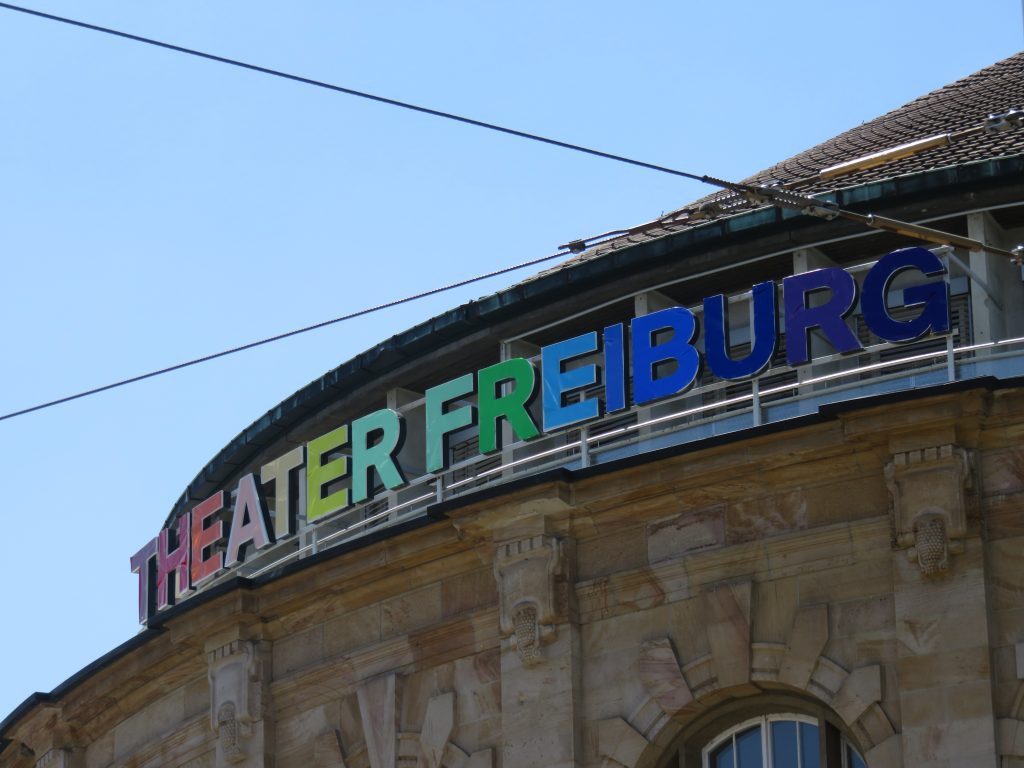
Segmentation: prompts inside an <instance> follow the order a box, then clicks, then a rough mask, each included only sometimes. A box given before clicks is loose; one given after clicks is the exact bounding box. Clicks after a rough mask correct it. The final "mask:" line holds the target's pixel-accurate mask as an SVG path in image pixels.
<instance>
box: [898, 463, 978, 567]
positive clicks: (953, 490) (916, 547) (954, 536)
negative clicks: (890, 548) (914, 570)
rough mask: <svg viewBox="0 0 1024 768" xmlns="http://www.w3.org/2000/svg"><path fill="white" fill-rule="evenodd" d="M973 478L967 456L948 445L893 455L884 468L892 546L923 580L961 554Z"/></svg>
mask: <svg viewBox="0 0 1024 768" xmlns="http://www.w3.org/2000/svg"><path fill="white" fill-rule="evenodd" d="M972 474H973V473H972V471H971V456H970V454H969V453H968V452H967V451H966V450H964V449H963V448H960V447H958V446H955V445H948V444H947V445H940V446H936V447H934V448H925V449H919V450H913V451H904V452H902V453H896V454H893V457H892V461H890V462H889V463H888V464H887V465H886V467H885V479H886V484H887V485H888V487H889V493H890V494H891V495H892V513H893V532H894V538H895V542H896V545H897V546H898V547H899V548H901V549H905V550H907V556H908V557H909V558H910V559H911V560H912V561H914V562H916V563H917V564H918V566H919V567H920V569H921V573H923V574H925V575H926V576H934V575H938V574H941V573H942V572H943V571H946V570H947V569H948V568H949V558H950V555H955V554H959V553H961V552H963V540H964V537H965V536H966V535H967V493H968V491H970V490H971V489H972V487H973V480H972Z"/></svg>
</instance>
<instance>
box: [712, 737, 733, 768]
mask: <svg viewBox="0 0 1024 768" xmlns="http://www.w3.org/2000/svg"><path fill="white" fill-rule="evenodd" d="M711 765H712V766H714V768H735V763H733V761H732V739H729V740H728V741H727V742H725V744H723V745H722V746H720V747H719V748H718V749H716V750H715V751H714V753H713V754H712V755H711Z"/></svg>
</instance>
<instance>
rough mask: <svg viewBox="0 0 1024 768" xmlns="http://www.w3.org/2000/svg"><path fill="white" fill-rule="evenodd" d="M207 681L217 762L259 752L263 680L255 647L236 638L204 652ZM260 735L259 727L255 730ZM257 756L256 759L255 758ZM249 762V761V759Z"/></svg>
mask: <svg viewBox="0 0 1024 768" xmlns="http://www.w3.org/2000/svg"><path fill="white" fill-rule="evenodd" d="M207 662H208V663H209V671H208V677H209V681H210V727H211V728H213V732H214V733H215V734H217V765H227V764H239V763H244V762H247V760H248V758H249V755H250V754H252V755H253V756H257V755H260V754H262V751H263V746H262V744H254V743H252V742H253V741H261V740H262V739H260V738H257V739H253V737H254V735H256V733H255V732H256V730H257V728H256V726H257V723H258V721H260V720H261V719H262V717H263V687H262V685H263V680H262V677H263V675H262V670H261V665H260V663H259V657H258V650H257V648H256V646H255V645H254V644H253V643H252V642H249V641H246V640H235V641H232V642H230V643H228V644H227V645H225V646H222V647H221V648H217V649H216V650H214V651H211V652H210V653H209V654H207ZM258 730H259V731H260V734H262V728H259V729H258ZM257 759H258V758H257ZM250 762H251V761H250Z"/></svg>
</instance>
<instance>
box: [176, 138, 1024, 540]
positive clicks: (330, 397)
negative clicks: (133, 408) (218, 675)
mask: <svg viewBox="0 0 1024 768" xmlns="http://www.w3.org/2000/svg"><path fill="white" fill-rule="evenodd" d="M1022 177H1024V155H1015V156H1011V157H1002V158H995V159H990V160H983V161H979V162H976V163H968V164H964V165H958V166H951V167H948V168H941V169H938V170H932V171H925V172H922V173H917V174H911V175H908V176H901V177H896V178H892V179H887V180H884V181H878V182H872V183H869V184H864V185H860V186H854V187H848V188H845V189H841V190H838V191H836V192H834V193H830V194H827V195H820V196H819V197H820V199H822V200H828V201H831V202H835V203H837V204H838V205H839V206H840V207H844V208H849V209H852V210H858V209H862V208H864V207H865V206H867V205H871V204H878V203H879V202H880V201H885V202H886V203H890V204H898V203H900V202H903V201H905V200H906V199H907V198H911V197H915V196H921V195H924V194H928V193H931V192H936V191H940V190H941V191H943V192H947V193H948V192H950V191H955V190H957V189H958V188H963V187H969V186H972V185H975V184H979V183H983V184H986V185H991V184H993V183H994V182H995V183H999V182H1006V181H1015V182H1019V180H1020V178H1022ZM798 219H803V220H802V221H799V220H798ZM821 223H822V222H821V220H818V219H812V218H809V217H803V216H802V215H801V214H799V213H797V212H793V211H783V210H780V209H776V208H759V209H756V210H752V211H748V212H744V213H741V214H737V215H735V216H732V217H729V218H723V219H717V220H713V221H709V222H707V223H705V224H702V225H700V226H696V227H693V228H691V229H688V230H685V231H683V232H678V233H674V234H670V235H666V236H664V237H662V238H659V239H656V240H648V241H645V242H642V243H638V244H637V245H634V246H631V247H629V248H624V249H621V250H617V251H614V252H611V253H608V254H606V255H604V256H601V257H599V258H595V259H590V260H586V261H582V262H575V263H574V262H569V263H566V264H564V265H562V267H561V268H555V269H554V270H549V271H546V272H543V273H541V274H540V275H538V276H536V277H534V278H531V279H528V280H526V281H524V282H520V283H518V284H516V285H513V286H511V287H509V288H506V289H504V290H502V291H499V292H497V293H494V294H492V295H490V296H486V297H484V298H481V299H477V300H475V301H471V302H468V303H466V304H463V305H461V306H458V307H456V308H454V309H451V310H449V311H447V312H445V313H443V314H440V315H437V316H436V317H433V318H431V319H430V320H427V321H425V322H423V323H420V324H419V325H415V326H413V327H412V328H410V329H409V330H407V331H404V332H402V333H399V334H396V335H395V336H392V337H391V338H390V339H387V340H385V341H383V342H381V343H379V344H377V345H375V346H373V347H370V348H369V349H367V350H366V351H365V352H362V353H360V354H358V355H356V356H355V357H353V358H352V359H350V360H348V361H347V362H345V363H342V364H341V365H340V366H338V367H337V368H334V369H333V370H331V371H328V372H327V373H325V374H324V375H323V376H321V377H320V378H318V379H316V380H314V381H312V382H311V383H309V384H307V385H306V386H305V387H303V388H302V389H299V390H298V391H297V392H295V393H294V394H293V395H291V396H290V397H288V398H285V399H284V400H282V401H281V402H280V403H278V404H277V405H276V406H274V407H273V408H271V409H270V410H268V411H267V412H266V413H264V414H263V415H262V416H260V417H259V418H258V419H256V420H255V421H254V422H253V423H252V424H250V425H249V426H248V427H246V428H245V429H244V430H242V431H241V432H240V433H239V434H238V435H237V436H236V437H235V438H234V439H233V440H231V441H230V442H229V443H228V444H227V445H226V446H224V448H222V449H221V450H220V451H219V452H218V453H217V455H216V456H214V457H213V458H212V459H211V460H210V461H209V462H208V463H207V464H206V466H205V467H203V469H202V470H201V471H200V472H199V473H198V474H197V475H196V477H195V478H194V479H193V480H192V481H191V482H190V483H189V484H188V486H187V487H186V488H185V491H184V492H183V493H182V495H181V496H180V497H179V498H178V500H177V501H176V502H175V503H174V505H173V507H172V509H171V511H170V513H169V514H168V516H167V520H166V521H165V525H170V524H171V523H172V522H173V521H174V519H175V518H176V517H177V516H178V515H179V514H180V512H181V511H182V510H183V509H185V508H187V506H188V505H189V504H190V502H192V503H194V502H198V501H201V500H202V499H204V498H206V497H207V496H209V494H210V493H212V492H213V491H214V490H216V488H217V486H219V485H220V484H222V483H223V482H224V481H226V480H227V479H228V477H230V476H231V474H232V473H233V472H234V471H235V470H236V469H237V468H238V467H239V466H242V465H245V464H247V463H248V462H249V461H251V460H253V459H254V458H255V456H256V455H257V454H258V452H259V451H260V450H261V449H262V448H264V447H266V446H268V445H270V444H271V443H272V442H274V441H275V440H277V439H278V438H280V437H281V436H282V435H283V434H284V433H286V432H287V431H288V430H290V429H293V428H294V427H296V426H298V425H299V424H301V423H302V422H303V421H304V420H305V419H306V418H307V417H309V416H311V415H313V414H314V413H315V412H317V411H318V410H320V409H322V408H324V407H326V406H327V405H329V404H330V403H331V402H333V401H336V400H338V399H340V398H342V397H344V396H345V395H347V394H350V393H352V392H354V391H356V390H357V389H358V388H359V387H360V386H361V385H363V384H365V383H366V382H368V381H370V380H371V379H373V378H375V377H378V376H381V375H383V374H386V373H389V372H391V371H393V370H395V369H396V368H398V367H399V366H400V365H402V364H404V363H406V362H408V361H409V360H410V359H412V358H415V357H420V356H423V355H426V354H429V353H431V352H434V351H436V350H438V349H440V348H442V347H444V346H446V345H448V344H450V343H452V342H455V341H458V340H460V339H462V338H465V337H466V336H468V335H469V334H470V333H472V332H474V331H476V330H479V329H480V328H483V327H487V326H491V325H494V324H496V323H498V322H500V321H502V320H505V319H507V318H509V317H511V316H513V315H515V314H518V313H521V312H523V311H525V310H528V309H529V308H530V307H531V306H534V305H537V304H540V303H543V302H550V301H554V300H557V299H559V298H561V297H562V296H563V295H564V294H565V292H566V291H568V290H572V291H573V292H574V293H575V292H578V291H579V290H580V288H581V287H583V286H586V285H592V284H594V283H596V282H597V281H598V280H602V279H612V278H614V277H615V276H616V275H617V274H620V273H622V272H626V271H629V272H635V271H636V270H638V269H644V268H650V267H654V266H657V265H658V263H659V262H661V261H664V260H666V259H668V258H670V257H674V256H676V255H677V254H678V252H679V251H680V250H686V249H690V248H692V249H701V250H706V249H710V248H713V247H716V246H720V245H722V244H725V242H726V241H728V240H729V239H731V238H742V239H743V240H747V241H749V240H754V239H757V238H758V237H761V236H763V235H766V234H768V233H769V232H771V231H772V230H773V229H774V228H776V227H778V226H779V225H782V224H785V226H786V227H788V228H790V229H792V228H794V227H801V228H802V227H810V226H813V225H815V224H821Z"/></svg>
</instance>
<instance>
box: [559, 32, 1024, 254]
mask: <svg viewBox="0 0 1024 768" xmlns="http://www.w3.org/2000/svg"><path fill="white" fill-rule="evenodd" d="M1014 107H1017V108H1021V107H1024V52H1021V53H1017V54H1014V55H1013V56H1010V57H1009V58H1007V59H1003V60H1002V61H1000V62H997V63H995V64H993V65H992V66H990V67H986V68H985V69H983V70H981V71H979V72H975V73H974V74H973V75H969V76H967V77H965V78H963V79H961V80H957V81H956V82H954V83H950V84H949V85H946V86H943V87H942V88H939V89H938V90H935V91H932V92H931V93H928V94H926V95H924V96H920V97H919V98H917V99H914V100H913V101H911V102H910V103H909V104H905V105H904V106H902V107H899V108H898V109H894V110H893V111H891V112H888V113H886V114H884V115H882V116H881V117H877V118H875V119H874V120H871V121H869V122H866V123H863V124H861V125H859V126H857V127H856V128H852V129H850V130H848V131H846V132H845V133H841V134H839V135H838V136H836V137H835V138H832V139H829V140H828V141H824V142H822V143H821V144H818V145H817V146H814V147H811V148H810V149H808V150H805V151H804V152H801V153H800V154H798V155H794V156H793V157H791V158H789V159H787V160H783V161H782V162H781V163H776V164H775V165H773V166H772V167H770V168H766V169H765V170H763V171H761V172H760V173H756V174H754V175H753V176H751V177H749V178H747V179H743V180H742V181H743V183H746V184H755V185H759V184H773V183H789V182H794V181H796V180H798V179H807V178H808V177H816V176H817V175H818V172H819V171H821V170H822V169H824V168H828V167H830V166H833V165H836V164H838V163H842V162H846V161H848V160H853V159H855V158H860V157H863V156H864V155H869V154H872V153H874V152H879V151H881V150H884V149H890V148H892V147H894V146H897V145H900V144H905V143H907V142H909V141H914V140H917V139H923V138H925V137H928V136H934V135H935V134H943V133H954V132H956V131H959V130H963V129H967V128H972V127H975V126H978V125H981V124H982V123H983V122H984V121H985V119H986V117H988V115H990V114H993V113H1002V112H1006V111H1007V110H1009V109H1011V108H1014ZM1018 154H1024V129H1015V130H1009V131H1005V132H985V133H976V134H974V135H971V136H968V137H966V138H964V139H961V140H958V141H955V142H954V143H952V144H949V145H947V146H945V147H937V148H934V149H929V150H925V151H923V152H921V153H919V154H916V155H913V156H911V157H906V158H903V159H902V160H895V161H892V162H889V163H886V164H885V165H881V166H878V167H876V168H871V169H868V170H862V171H857V172H854V173H851V174H848V175H846V176H842V177H840V178H837V179H835V180H834V181H832V182H831V183H829V182H825V181H821V180H819V179H814V180H813V181H810V182H809V183H807V184H805V185H801V186H800V187H799V188H798V191H800V192H802V193H807V194H814V193H818V192H826V191H830V190H834V189H837V188H838V187H844V188H846V187H855V186H860V185H861V184H867V183H870V182H876V181H881V180H883V179H890V178H894V177H897V176H904V175H907V174H912V173H918V172H922V171H929V170H934V169H936V168H944V167H948V166H952V165H961V164H964V163H970V162H974V161H978V160H987V159H990V158H994V157H1004V156H1009V155H1018ZM712 202H717V203H726V205H725V206H724V210H723V213H730V214H731V213H739V212H741V211H743V210H751V209H753V207H754V206H752V205H750V204H749V203H747V202H746V201H744V200H742V199H741V198H738V197H737V196H736V195H735V194H734V193H731V192H726V191H723V192H716V193H714V194H712V195H709V196H707V197H704V198H702V199H700V200H697V201H695V202H693V203H691V204H690V205H687V206H685V207H683V208H680V209H678V210H676V211H673V212H672V213H669V214H666V215H665V216H663V217H662V219H660V220H659V224H658V225H656V226H653V227H649V228H645V229H644V230H643V231H639V232H637V231H634V232H632V233H630V234H627V235H623V236H620V237H616V238H614V239H611V240H607V241H604V242H602V243H600V244H598V245H595V246H594V247H592V248H589V249H588V250H586V251H584V252H583V253H581V254H579V255H577V256H574V257H572V258H570V259H568V260H566V261H564V262H562V263H560V264H559V265H557V266H555V267H553V268H552V269H551V270H547V272H551V271H554V270H559V269H564V268H566V267H571V266H572V265H574V264H577V263H579V262H581V261H587V260H590V259H594V258H598V257H601V256H603V255H604V254H607V253H610V252H612V251H618V250H621V249H623V248H628V247H630V246H632V245H635V244H637V243H642V242H645V241H648V240H654V239H657V238H659V237H664V236H666V235H668V234H672V233H675V232H679V231H682V230H685V229H688V228H690V227H693V226H696V225H697V224H699V223H700V221H706V218H705V219H701V220H700V221H697V220H694V219H688V218H687V212H688V211H693V210H695V209H696V208H698V207H699V206H701V205H703V204H706V203H712ZM673 219H677V220H675V221H673ZM541 274H545V273H544V272H542V273H541Z"/></svg>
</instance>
